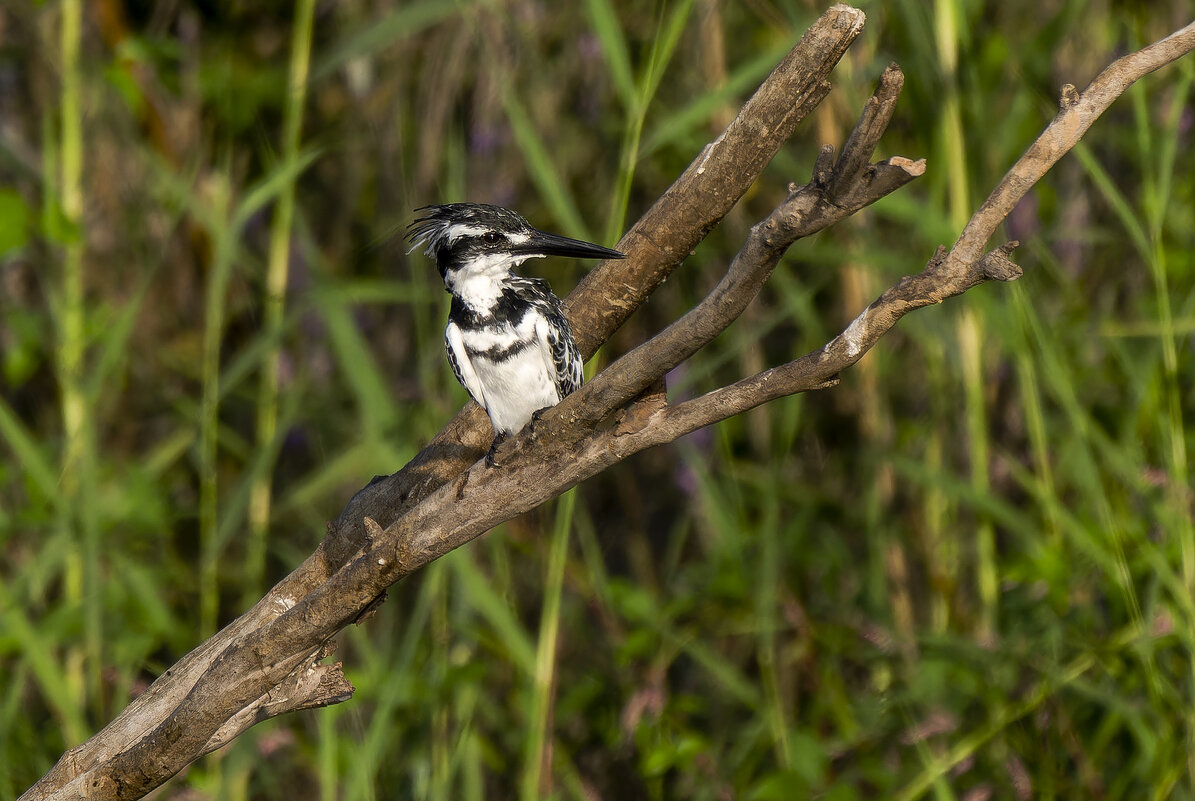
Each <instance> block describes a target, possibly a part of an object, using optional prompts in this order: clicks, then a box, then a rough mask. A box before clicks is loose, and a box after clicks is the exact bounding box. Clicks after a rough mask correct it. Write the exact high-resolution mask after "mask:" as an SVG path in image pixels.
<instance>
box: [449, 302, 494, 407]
mask: <svg viewBox="0 0 1195 801" xmlns="http://www.w3.org/2000/svg"><path fill="white" fill-rule="evenodd" d="M444 349H445V350H447V351H448V363H449V364H451V365H452V372H453V374H454V375H455V376H456V380H457V381H460V382H461V386H462V387H464V388H465V389H467V390H468V391H469V395H470V396H471V397H472V398H473V400H475V401H477V405H478V406H480V407H481V408H483V409H484V408H485V395H484V394H483V393H482V391H481V380H480V379H478V377H477V373H476V371H474V369H473V362H472V361H470V359H469V353H468V351H466V350H465V340H464V338H463V337H462V336H461V327H460V326H459V325H457V324H456V323H449V324H448V327H447V328H445V329H444Z"/></svg>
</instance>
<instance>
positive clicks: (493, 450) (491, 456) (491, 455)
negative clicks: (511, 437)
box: [485, 434, 506, 467]
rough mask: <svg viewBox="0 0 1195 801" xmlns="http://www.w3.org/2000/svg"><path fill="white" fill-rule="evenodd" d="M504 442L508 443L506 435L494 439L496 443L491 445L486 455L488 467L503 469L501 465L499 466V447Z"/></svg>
mask: <svg viewBox="0 0 1195 801" xmlns="http://www.w3.org/2000/svg"><path fill="white" fill-rule="evenodd" d="M503 442H506V435H505V434H499V435H498V436H496V437H494V442H493V443H492V444H491V445H490V449H489V450H488V451H487V452H486V455H485V466H486V467H501V465H499V464H498V446H499V445H501V444H502V443H503Z"/></svg>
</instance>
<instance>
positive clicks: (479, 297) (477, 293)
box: [444, 253, 534, 314]
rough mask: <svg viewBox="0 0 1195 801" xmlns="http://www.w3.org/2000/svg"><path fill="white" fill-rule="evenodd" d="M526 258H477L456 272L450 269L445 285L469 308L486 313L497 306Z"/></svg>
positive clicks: (496, 254) (496, 256)
mask: <svg viewBox="0 0 1195 801" xmlns="http://www.w3.org/2000/svg"><path fill="white" fill-rule="evenodd" d="M527 258H528V257H527V256H522V255H520V256H518V257H514V256H511V254H509V253H490V254H486V255H484V256H480V257H478V258H476V259H474V260H473V261H471V262H469V263H468V264H466V265H465V266H464V267H461V268H459V269H456V270H449V271H448V275H447V276H446V278H445V281H444V284H445V286H446V287H447V288H448V291H449V292H451V293H452V294H454V295H456V296H457V297H458V298H460V299H461V300H462V301H464V303H465V305H466V306H468V307H469V309H470V310H471V311H473V312H475V313H478V314H488V313H489V312H491V311H492V310H493V308H494V306H495V305H496V304H497V303H498V298H500V297H501V296H502V287H504V286H505V285H506V284H507V282H508V281H509V280H510V278H511V272H510V271H511V270H512V269H513V268H515V267H518V266H519V265H520V264H522V263H523V262H524V261H525V260H526V259H527ZM532 258H534V257H532Z"/></svg>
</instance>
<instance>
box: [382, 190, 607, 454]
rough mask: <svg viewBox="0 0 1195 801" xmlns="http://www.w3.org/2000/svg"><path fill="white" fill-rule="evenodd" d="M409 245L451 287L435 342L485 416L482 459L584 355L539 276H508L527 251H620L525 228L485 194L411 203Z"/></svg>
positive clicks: (557, 389)
mask: <svg viewBox="0 0 1195 801" xmlns="http://www.w3.org/2000/svg"><path fill="white" fill-rule="evenodd" d="M415 212H416V215H417V216H416V219H415V220H414V221H413V222H412V223H411V224H410V225H409V226H408V228H407V233H406V239H407V240H408V241H409V242H410V245H411V246H410V249H409V250H408V251H407V252H408V253H410V252H412V251H414V250H415V249H417V248H419V247H422V248H423V249H424V253H425V254H426V255H427V256H429V257H430V258H433V259H435V261H436V266H437V268H438V269H439V271H440V277H441V278H442V279H443V280H444V288H445V289H446V290H447V291H448V292H449V293H450V294H451V295H452V303H451V306H450V307H449V312H448V324H447V326H446V327H445V329H444V346H445V349H446V350H447V351H448V361H449V363H450V364H451V365H452V372H453V373H454V374H455V375H456V379H457V381H459V382H460V383H461V386H463V387H464V388H465V389H466V390H468V392H469V395H470V397H472V398H473V400H475V401H477V404H478V405H479V406H481V408H482V409H484V410H485V411H486V414H487V415H489V418H490V424H491V426H492V427H493V430H494V441H493V444H492V445H491V447H490V449H489V452H488V453H487V454H486V466H487V467H495V466H497V460H496V457H495V453H496V451H497V449H498V446H499V445H501V444H502V442H503V441H505V440H506V439H507V438H508V437H509V436H511V435H512V434H516V433H518V432H519V431H521V430H522V429H523V427H524V426H526V425H527V423H529V422H530V421H531V420H532V419H533V418H535V417H538V415H539V413H540V412H542V411H543V410H545V409H547V408H549V407H551V406H555V405H556V404H557V403H559V402H560V400H561V399H562V398H564V397H565V396H567V395H569V394H571V393H572V392H573V391H575V390H576V389H577V388H578V387H579V386H581V382H582V381H583V380H584V373H583V370H582V367H583V364H584V362H583V360H582V359H581V352H580V351H579V350H578V349H577V343H576V341H575V340H574V339H573V333H572V330H571V329H570V328H569V324H568V320H567V318H566V317H565V315H564V304H563V303H562V302H561V300H560V298H558V297H556V295H554V294H553V293H552V288H551V286H550V285H549V284H548V282H547V281H545V280H544V279H542V278H528V277H525V276H521V275H517V274H515V272H514V269H515V268H516V267H518V266H519V265H521V264H522V263H523V262H524V261H526V260H527V259H537V258H542V257H545V256H571V257H574V258H582V259H622V258H625V256H626V254H624V253H620V252H619V251H617V250H612V249H610V248H606V247H602V246H601V245H595V244H592V243H590V242H582V241H580V240H577V239H569V238H568V237H564V236H558V235H556V234H549V233H545V232H544V231H540V230H537V229H536V228H533V227H532V226H531V224H530V223H528V222H527V220H526V219H524V218H523V217H522V215H520V214H518V213H517V212H514V211H511V210H510V209H507V208H503V207H501V206H492V205H488V204H484V203H446V204H442V205H434V206H423V207H421V208H419V209H416V210H415Z"/></svg>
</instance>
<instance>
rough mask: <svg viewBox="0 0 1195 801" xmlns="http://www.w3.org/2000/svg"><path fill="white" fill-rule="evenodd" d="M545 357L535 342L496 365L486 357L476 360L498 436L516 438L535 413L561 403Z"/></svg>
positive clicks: (479, 378)
mask: <svg viewBox="0 0 1195 801" xmlns="http://www.w3.org/2000/svg"><path fill="white" fill-rule="evenodd" d="M545 356H546V354H544V353H543V351H542V350H541V349H540V348H539V347H538V343H535V342H532V343H531V344H530V346H529V347H526V348H523V349H522V350H521V351H519V352H518V353H516V354H514V355H512V356H511V357H510V358H508V359H505V360H504V361H500V362H493V361H490V360H489V359H487V358H486V357H484V356H478V357H477V358H475V359H474V360H473V369H474V370H476V371H477V378H478V380H479V381H480V382H481V387H482V391H483V392H484V393H485V410H486V412H487V413H488V414H489V416H490V422H491V423H493V426H494V432H495V433H497V434H514V433H516V432H517V431H519V430H520V429H522V428H523V426H525V425H527V423H528V422H529V421H530V420H531V415H532V413H534V412H536V411H539V410H540V409H543V408H545V407H547V406H554V405H556V404H557V403H558V402H559V401H560V396H559V395H558V394H557V392H556V382H555V377H554V376H553V375H552V373H551V372H549V361H550V360H549V359H548V358H545Z"/></svg>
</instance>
